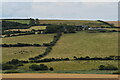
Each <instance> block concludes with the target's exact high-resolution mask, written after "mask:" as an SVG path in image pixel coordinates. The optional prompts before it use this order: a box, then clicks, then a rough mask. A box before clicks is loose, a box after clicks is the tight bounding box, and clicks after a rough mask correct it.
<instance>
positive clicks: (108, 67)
mask: <svg viewBox="0 0 120 80" xmlns="http://www.w3.org/2000/svg"><path fill="white" fill-rule="evenodd" d="M98 68H99V70H118V68H117V67H115V66H113V65H107V66H105V65H100V66H99V67H98Z"/></svg>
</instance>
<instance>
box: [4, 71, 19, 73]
mask: <svg viewBox="0 0 120 80" xmlns="http://www.w3.org/2000/svg"><path fill="white" fill-rule="evenodd" d="M4 73H20V72H18V71H14V70H10V71H6V72H4Z"/></svg>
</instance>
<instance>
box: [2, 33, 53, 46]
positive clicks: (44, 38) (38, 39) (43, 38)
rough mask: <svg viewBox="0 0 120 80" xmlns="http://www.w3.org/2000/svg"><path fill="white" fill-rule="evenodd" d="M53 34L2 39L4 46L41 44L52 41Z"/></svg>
mask: <svg viewBox="0 0 120 80" xmlns="http://www.w3.org/2000/svg"><path fill="white" fill-rule="evenodd" d="M53 37H54V34H33V35H23V36H15V37H6V38H2V43H3V44H4V43H5V44H16V43H28V44H35V43H36V44H43V43H49V42H50V41H52V40H53Z"/></svg>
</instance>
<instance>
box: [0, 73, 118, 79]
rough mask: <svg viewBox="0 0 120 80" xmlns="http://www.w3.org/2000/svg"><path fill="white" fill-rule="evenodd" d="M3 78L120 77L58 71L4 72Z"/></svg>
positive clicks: (116, 76)
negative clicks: (58, 72) (60, 72)
mask: <svg viewBox="0 0 120 80" xmlns="http://www.w3.org/2000/svg"><path fill="white" fill-rule="evenodd" d="M2 77H3V78H118V75H110V74H109V75H107V74H57V73H21V74H20V73H18V74H2Z"/></svg>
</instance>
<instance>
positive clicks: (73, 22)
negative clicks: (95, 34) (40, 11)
mask: <svg viewBox="0 0 120 80" xmlns="http://www.w3.org/2000/svg"><path fill="white" fill-rule="evenodd" d="M40 23H41V24H68V25H88V26H90V27H100V26H108V25H105V24H103V23H101V22H98V21H92V20H40Z"/></svg>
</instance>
